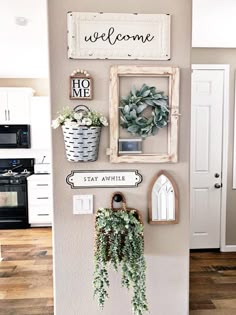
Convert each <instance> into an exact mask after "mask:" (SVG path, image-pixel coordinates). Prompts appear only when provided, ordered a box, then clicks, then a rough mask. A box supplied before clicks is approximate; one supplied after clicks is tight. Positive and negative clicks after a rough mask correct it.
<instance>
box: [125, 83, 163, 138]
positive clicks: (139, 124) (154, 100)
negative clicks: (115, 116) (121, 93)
mask: <svg viewBox="0 0 236 315" xmlns="http://www.w3.org/2000/svg"><path fill="white" fill-rule="evenodd" d="M148 106H151V107H152V115H151V117H145V116H144V115H142V112H143V111H144V110H145V109H146V108H147V107H148ZM120 112H121V116H120V119H121V126H122V127H123V128H124V129H126V130H127V131H128V132H130V133H132V134H133V135H139V136H141V137H144V138H146V137H147V136H151V135H155V134H156V133H157V131H158V129H159V128H163V127H165V126H166V125H167V124H168V117H169V109H168V96H166V95H164V92H162V91H157V90H156V87H154V86H151V87H149V86H148V85H146V84H143V85H142V87H141V89H140V90H136V88H135V86H134V87H133V88H132V90H131V91H130V92H129V95H128V96H127V97H124V98H122V99H121V101H120Z"/></svg>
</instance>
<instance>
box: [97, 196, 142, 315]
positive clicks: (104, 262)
mask: <svg viewBox="0 0 236 315" xmlns="http://www.w3.org/2000/svg"><path fill="white" fill-rule="evenodd" d="M118 194H119V195H121V196H122V204H123V207H122V209H114V208H113V198H114V196H116V195H117V193H115V194H114V195H113V197H112V206H111V208H99V209H98V211H97V213H96V220H95V232H96V241H95V253H94V260H95V270H94V281H93V285H94V296H95V297H96V298H97V300H98V304H99V306H100V307H102V308H103V307H104V304H105V300H106V298H108V288H109V284H110V283H109V277H108V267H109V266H112V267H113V268H114V269H115V271H118V268H119V267H121V273H122V286H123V287H125V288H127V289H130V288H132V289H133V298H132V301H131V304H132V310H133V313H134V314H135V315H143V314H144V312H145V311H147V310H148V303H147V299H146V263H145V259H144V238H143V223H142V219H141V216H140V214H139V212H138V210H136V209H132V208H127V207H126V203H125V198H124V196H123V194H121V193H120V192H119V193H118Z"/></svg>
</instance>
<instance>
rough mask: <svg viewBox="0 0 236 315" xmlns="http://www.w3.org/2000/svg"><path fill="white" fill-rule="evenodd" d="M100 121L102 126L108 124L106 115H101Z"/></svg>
mask: <svg viewBox="0 0 236 315" xmlns="http://www.w3.org/2000/svg"><path fill="white" fill-rule="evenodd" d="M100 122H101V123H102V124H103V126H105V127H106V126H108V121H107V119H106V117H104V116H101V117H100Z"/></svg>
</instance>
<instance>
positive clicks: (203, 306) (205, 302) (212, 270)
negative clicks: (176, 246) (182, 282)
mask: <svg viewBox="0 0 236 315" xmlns="http://www.w3.org/2000/svg"><path fill="white" fill-rule="evenodd" d="M235 314H236V253H220V252H211V253H209V252H195V253H191V254H190V315H235Z"/></svg>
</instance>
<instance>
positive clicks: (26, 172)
mask: <svg viewBox="0 0 236 315" xmlns="http://www.w3.org/2000/svg"><path fill="white" fill-rule="evenodd" d="M21 174H30V171H28V170H27V168H26V169H24V171H23V172H21Z"/></svg>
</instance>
